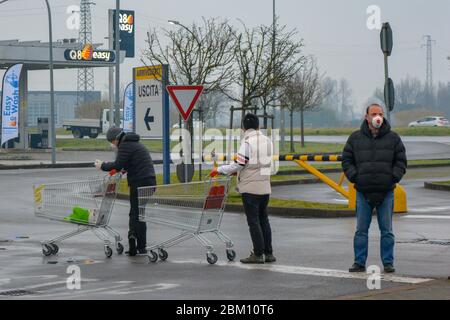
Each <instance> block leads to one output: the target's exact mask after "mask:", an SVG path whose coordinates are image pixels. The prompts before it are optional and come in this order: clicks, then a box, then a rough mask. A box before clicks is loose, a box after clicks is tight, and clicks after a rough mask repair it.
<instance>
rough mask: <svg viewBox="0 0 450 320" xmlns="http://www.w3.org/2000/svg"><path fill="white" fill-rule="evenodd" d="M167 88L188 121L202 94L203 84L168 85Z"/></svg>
mask: <svg viewBox="0 0 450 320" xmlns="http://www.w3.org/2000/svg"><path fill="white" fill-rule="evenodd" d="M166 88H167V92H168V93H169V95H170V97H171V98H172V101H173V102H174V103H175V105H176V106H177V108H178V111H179V112H180V114H181V116H182V117H183V119H184V121H187V120H188V119H189V117H190V115H191V113H192V110H194V106H195V104H196V103H197V100H198V98H199V97H200V95H201V94H202V91H203V86H167V87H166Z"/></svg>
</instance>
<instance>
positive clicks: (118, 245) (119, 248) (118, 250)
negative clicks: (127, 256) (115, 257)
mask: <svg viewBox="0 0 450 320" xmlns="http://www.w3.org/2000/svg"><path fill="white" fill-rule="evenodd" d="M116 251H117V254H122V253H123V245H122V244H121V243H120V242H118V243H117V247H116Z"/></svg>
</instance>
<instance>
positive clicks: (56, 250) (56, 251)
mask: <svg viewBox="0 0 450 320" xmlns="http://www.w3.org/2000/svg"><path fill="white" fill-rule="evenodd" d="M50 247H51V248H52V254H57V253H58V251H59V247H58V246H57V245H56V244H55V243H50Z"/></svg>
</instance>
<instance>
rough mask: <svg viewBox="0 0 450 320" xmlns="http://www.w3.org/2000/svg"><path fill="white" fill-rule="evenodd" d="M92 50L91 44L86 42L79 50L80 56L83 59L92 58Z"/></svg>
mask: <svg viewBox="0 0 450 320" xmlns="http://www.w3.org/2000/svg"><path fill="white" fill-rule="evenodd" d="M93 52H94V48H93V47H92V44H86V45H85V46H84V48H83V49H82V50H81V58H82V59H83V60H87V61H89V60H92V54H93Z"/></svg>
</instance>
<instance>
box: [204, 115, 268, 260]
mask: <svg viewBox="0 0 450 320" xmlns="http://www.w3.org/2000/svg"><path fill="white" fill-rule="evenodd" d="M242 127H243V129H244V131H245V134H244V139H243V140H242V142H241V146H240V149H239V152H238V154H237V158H236V160H235V162H234V163H232V164H230V165H225V166H221V167H218V168H214V169H213V170H212V171H211V173H210V176H211V177H214V176H216V175H217V174H225V175H232V174H235V173H237V179H238V184H237V188H238V191H239V193H240V194H241V195H242V202H243V204H244V210H245V215H246V216H247V223H248V226H249V229H250V236H251V238H252V242H253V252H252V253H251V254H250V256H249V257H248V258H245V259H241V262H242V263H264V262H275V261H276V259H275V257H274V256H273V252H272V230H271V228H270V223H269V217H268V216H267V205H268V203H269V197H270V193H271V187H270V174H271V163H272V152H273V146H272V142H271V141H270V139H269V138H267V137H266V136H265V135H264V134H262V133H261V131H260V130H259V120H258V117H257V116H256V115H254V114H250V113H248V114H246V115H245V116H244V119H243V121H242Z"/></svg>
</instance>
